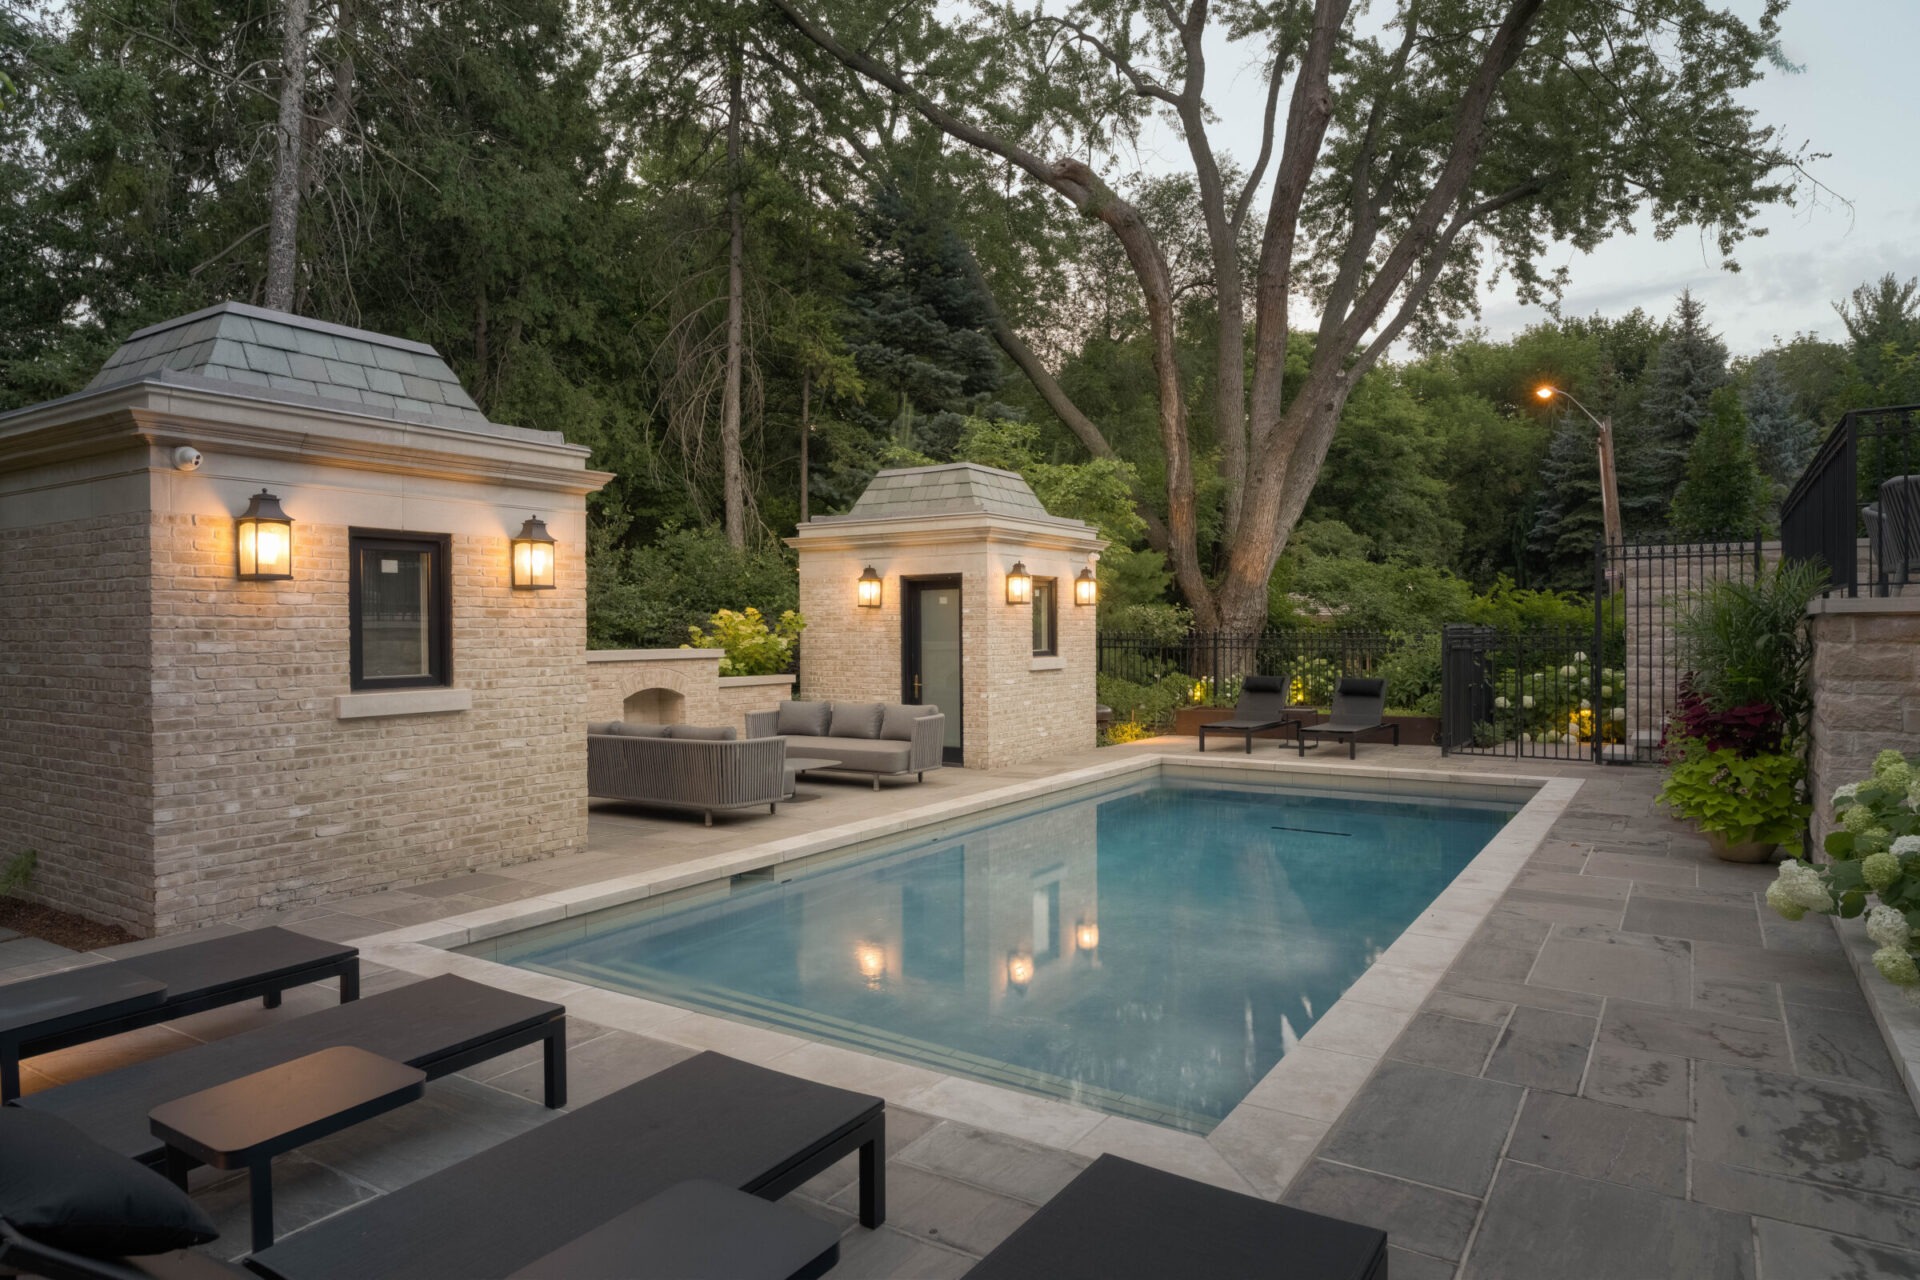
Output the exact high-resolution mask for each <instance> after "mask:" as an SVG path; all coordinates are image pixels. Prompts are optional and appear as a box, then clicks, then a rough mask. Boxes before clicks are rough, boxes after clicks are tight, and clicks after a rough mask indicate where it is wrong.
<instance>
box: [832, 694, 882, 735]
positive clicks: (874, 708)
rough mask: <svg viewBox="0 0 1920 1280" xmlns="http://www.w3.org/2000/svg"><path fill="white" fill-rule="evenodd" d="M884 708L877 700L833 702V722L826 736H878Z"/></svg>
mask: <svg viewBox="0 0 1920 1280" xmlns="http://www.w3.org/2000/svg"><path fill="white" fill-rule="evenodd" d="M884 710H885V708H883V707H882V706H881V705H880V704H879V703H877V702H836V703H834V704H833V723H832V726H831V727H830V728H828V730H827V736H828V737H829V738H877V737H879V736H880V716H881V714H882V712H883V711H884Z"/></svg>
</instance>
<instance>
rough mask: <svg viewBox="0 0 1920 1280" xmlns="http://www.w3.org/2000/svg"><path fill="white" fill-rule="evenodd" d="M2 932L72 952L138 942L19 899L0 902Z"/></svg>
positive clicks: (116, 930)
mask: <svg viewBox="0 0 1920 1280" xmlns="http://www.w3.org/2000/svg"><path fill="white" fill-rule="evenodd" d="M0 929H11V930H13V931H14V932H15V933H23V934H25V935H26V936H27V937H29V938H39V939H40V940H41V941H43V942H51V943H53V944H54V945H55V946H57V947H66V948H68V949H69V950H72V951H94V950H97V949H99V948H100V947H114V946H118V945H120V944H121V943H123V942H134V941H136V939H135V938H134V936H133V935H132V934H130V933H128V932H127V931H126V930H125V929H121V928H117V927H116V926H114V925H110V924H100V923H98V922H97V921H93V920H89V919H87V918H86V917H85V916H77V915H74V914H73V913H72V912H71V911H59V910H56V909H54V908H53V907H43V906H41V905H40V904H39V903H37V902H22V901H20V900H19V899H18V898H0Z"/></svg>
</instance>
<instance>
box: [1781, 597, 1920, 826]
mask: <svg viewBox="0 0 1920 1280" xmlns="http://www.w3.org/2000/svg"><path fill="white" fill-rule="evenodd" d="M1813 609H1814V611H1815V612H1814V616H1813V619H1812V629H1813V728H1812V733H1811V737H1812V745H1811V749H1810V751H1809V752H1808V783H1809V786H1810V787H1811V788H1812V793H1813V796H1814V803H1815V812H1814V836H1815V839H1816V840H1819V839H1824V838H1825V836H1826V833H1827V832H1828V831H1829V830H1831V829H1832V821H1833V810H1832V805H1831V804H1830V803H1829V800H1828V798H1829V797H1830V796H1832V794H1833V790H1834V788H1835V787H1838V786H1840V785H1842V784H1843V783H1848V782H1854V781H1857V780H1859V779H1860V778H1863V777H1865V776H1866V774H1867V772H1868V770H1869V769H1870V768H1871V767H1872V765H1873V758H1874V756H1876V755H1878V754H1879V753H1880V752H1882V751H1884V750H1887V749H1888V748H1890V747H1891V748H1894V749H1897V750H1900V751H1904V752H1907V753H1908V754H1912V753H1913V752H1914V751H1916V750H1920V600H1914V599H1888V600H1865V599H1861V600H1840V599H1835V600H1816V601H1815V602H1814V605H1813Z"/></svg>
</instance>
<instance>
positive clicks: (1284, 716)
mask: <svg viewBox="0 0 1920 1280" xmlns="http://www.w3.org/2000/svg"><path fill="white" fill-rule="evenodd" d="M1303 723H1305V722H1304V721H1303V720H1302V718H1301V717H1299V716H1297V715H1291V714H1289V713H1288V711H1287V680H1286V677H1284V676H1248V677H1247V678H1246V679H1245V680H1242V681H1241V682H1240V700H1239V701H1238V702H1236V703H1234V705H1233V715H1232V716H1231V717H1229V718H1228V719H1225V720H1215V721H1212V722H1211V723H1209V724H1203V725H1201V726H1200V750H1201V751H1203V752H1204V751H1205V750H1206V749H1207V735H1208V734H1210V733H1224V734H1228V735H1237V736H1239V737H1241V738H1243V739H1245V741H1246V744H1247V754H1248V755H1252V754H1253V735H1254V734H1256V733H1265V732H1266V731H1268V730H1269V729H1284V728H1286V727H1287V726H1288V725H1292V726H1293V727H1294V728H1295V729H1298V728H1299V727H1300V726H1301V724H1303Z"/></svg>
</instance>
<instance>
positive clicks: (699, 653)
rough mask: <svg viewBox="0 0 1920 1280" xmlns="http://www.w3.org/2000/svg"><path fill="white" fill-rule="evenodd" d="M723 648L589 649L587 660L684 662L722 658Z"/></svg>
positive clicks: (724, 652)
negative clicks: (695, 659)
mask: <svg viewBox="0 0 1920 1280" xmlns="http://www.w3.org/2000/svg"><path fill="white" fill-rule="evenodd" d="M726 656H727V651H726V650H725V649H589V650H587V661H588V662H684V661H687V660H688V659H693V658H724V657H726Z"/></svg>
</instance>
